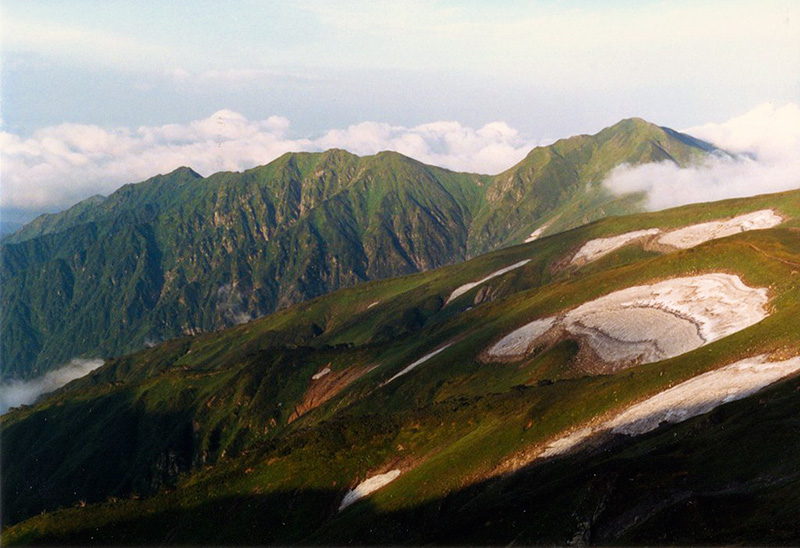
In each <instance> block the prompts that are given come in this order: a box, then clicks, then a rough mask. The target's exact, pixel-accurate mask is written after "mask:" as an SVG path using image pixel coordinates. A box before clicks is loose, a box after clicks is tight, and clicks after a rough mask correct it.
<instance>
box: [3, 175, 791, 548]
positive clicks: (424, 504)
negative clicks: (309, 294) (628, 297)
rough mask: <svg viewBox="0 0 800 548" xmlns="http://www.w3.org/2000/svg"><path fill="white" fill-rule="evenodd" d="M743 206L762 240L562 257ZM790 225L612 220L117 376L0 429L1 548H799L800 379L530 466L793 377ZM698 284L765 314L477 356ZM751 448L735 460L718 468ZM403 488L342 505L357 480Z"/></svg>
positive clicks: (649, 217)
mask: <svg viewBox="0 0 800 548" xmlns="http://www.w3.org/2000/svg"><path fill="white" fill-rule="evenodd" d="M758 212H761V213H764V214H766V216H770V215H774V216H776V218H775V222H777V224H774V223H773V224H772V225H771V228H763V229H761V230H752V231H747V232H738V233H733V234H729V235H727V236H726V235H725V234H720V235H717V236H716V237H712V239H710V240H706V241H704V242H702V243H699V245H696V246H694V247H690V248H687V249H683V248H669V249H666V248H661V249H659V250H654V249H652V248H651V247H649V246H648V245H647V244H646V243H644V242H642V241H631V242H630V243H629V244H628V245H625V246H622V247H620V248H617V249H613V250H612V251H611V252H610V253H608V254H606V255H604V256H602V257H599V258H597V259H595V260H592V261H590V262H587V263H572V262H571V261H570V258H574V257H576V256H578V252H579V250H581V249H583V248H584V246H586V245H587V244H588V243H590V242H597V241H598V240H600V241H605V240H607V239H608V238H614V237H618V236H620V235H624V234H630V233H640V232H641V231H650V237H653V238H661V237H663V236H664V235H666V234H669V233H670V232H671V231H677V230H685V229H686V227H687V226H693V227H696V226H698V223H708V222H711V221H726V222H728V221H731V220H732V219H736V218H739V217H743V216H752V215H755V214H756V213H758ZM747 218H748V219H750V217H747ZM799 226H800V191H792V192H786V193H781V194H776V195H766V196H759V197H754V198H746V199H736V200H727V201H724V202H718V203H711V204H697V205H692V206H684V207H681V208H676V209H673V210H666V211H662V212H657V213H647V214H637V215H631V216H626V217H616V218H608V219H603V220H600V221H597V222H595V223H592V224H590V225H585V226H582V227H579V228H576V229H574V230H570V231H566V232H562V233H559V234H555V235H553V236H550V237H546V238H543V239H541V240H538V241H534V242H531V243H528V244H524V245H518V246H512V247H508V248H503V249H501V250H498V251H495V252H492V253H490V254H486V255H481V256H479V257H477V258H474V259H471V260H469V261H466V262H463V263H459V264H456V265H452V266H447V267H444V268H441V269H436V270H432V271H428V272H422V273H415V274H412V275H410V276H404V277H400V278H392V279H386V280H378V281H372V282H369V283H364V284H360V285H357V286H355V287H351V288H347V289H342V290H340V291H338V292H335V293H331V294H328V295H325V296H322V297H319V298H316V299H313V300H310V301H305V302H302V303H299V304H296V305H293V306H291V307H288V308H286V309H283V310H280V311H277V312H275V313H273V314H271V315H268V316H265V317H263V318H260V319H258V320H255V321H253V322H250V323H247V324H243V325H239V326H236V327H232V328H230V329H227V330H224V331H218V332H214V333H204V334H200V335H196V336H191V337H189V336H187V337H181V338H177V339H173V340H170V341H166V342H164V343H162V344H160V345H157V346H155V347H153V348H150V349H147V350H142V351H139V352H137V353H135V354H131V355H126V356H123V357H120V358H116V359H113V360H110V361H109V363H107V364H106V365H105V366H103V367H101V368H100V369H98V370H96V371H95V372H93V373H91V374H89V375H88V376H87V377H84V378H82V379H79V380H77V381H74V382H73V383H71V384H70V385H67V386H66V387H64V388H63V389H62V390H61V391H60V392H58V393H55V394H53V395H50V396H49V397H47V398H46V399H44V400H43V401H41V402H39V403H38V404H37V405H35V406H32V407H29V408H22V409H17V410H13V411H11V412H10V413H9V414H7V415H6V416H3V417H2V418H1V419H0V428H2V435H3V436H4V442H5V443H4V444H3V445H2V447H0V450H2V451H3V462H4V463H5V466H4V467H3V469H2V473H3V474H4V477H3V485H4V486H5V489H4V493H3V496H4V497H6V498H5V499H4V504H3V505H2V508H3V511H4V512H6V514H5V515H4V523H13V524H14V525H11V526H10V527H7V528H6V529H5V530H4V537H3V540H4V544H5V543H9V544H11V543H25V542H40V543H44V542H48V543H51V544H61V543H64V542H67V541H68V542H73V543H78V544H81V543H86V542H89V541H90V537H91V536H94V538H95V542H99V543H103V544H120V543H130V542H136V539H139V540H138V542H147V543H165V542H166V543H188V544H193V543H197V542H212V541H217V540H219V541H220V542H226V543H247V544H264V543H274V544H285V543H289V542H294V543H299V544H338V543H364V544H366V543H369V544H387V545H395V544H397V543H399V542H403V541H406V542H413V543H423V542H437V543H439V542H441V543H463V542H466V541H468V540H469V539H470V538H473V539H476V542H482V543H487V544H500V543H503V544H507V543H508V542H511V541H512V540H514V539H519V540H524V541H525V543H526V544H531V545H539V544H544V543H553V544H564V543H565V542H566V541H568V540H570V539H571V538H574V537H575V536H576V535H579V536H580V538H585V539H586V541H587V542H589V543H610V542H621V541H624V540H625V539H629V538H632V539H635V540H636V541H637V542H639V543H643V544H651V543H656V541H658V540H659V539H660V538H661V537H660V536H659V535H662V534H666V533H668V534H669V535H671V536H668V537H667V538H670V539H671V538H677V539H686V538H700V539H702V540H704V541H707V542H709V543H711V544H716V543H719V542H723V541H725V542H743V541H745V540H755V539H757V538H761V539H762V540H763V539H765V538H766V539H774V540H775V541H776V543H777V542H778V541H779V540H780V541H782V542H785V543H789V544H792V543H793V542H792V541H793V540H794V539H797V538H798V536H797V528H796V524H795V520H794V518H793V516H791V515H789V514H790V513H789V512H784V513H782V514H781V513H779V515H778V518H775V515H776V514H775V513H774V512H772V509H774V508H775V506H776V504H777V503H776V502H775V500H774V497H775V496H776V495H779V496H780V500H781V501H783V502H784V503H785V504H784V506H787V507H789V508H791V507H793V506H792V501H796V500H797V491H796V490H794V489H793V486H794V482H796V477H797V462H798V461H797V460H796V458H795V457H796V455H797V454H798V450H800V449H798V448H800V437H798V435H797V432H798V430H797V429H796V428H795V427H796V422H797V421H796V418H795V417H796V413H795V411H796V407H797V398H796V397H794V396H792V394H795V393H796V390H797V384H798V381H797V379H796V378H788V379H787V380H785V381H783V382H782V383H781V384H780V385H775V386H773V387H770V388H768V389H766V390H763V391H762V392H759V393H758V394H757V395H754V396H751V397H748V398H745V399H742V400H740V401H738V402H733V403H728V404H724V405H722V406H720V407H718V408H716V409H715V410H713V411H712V412H711V413H709V414H704V415H702V416H697V417H695V418H692V419H690V420H688V421H685V422H681V423H678V424H675V425H672V424H666V425H662V426H661V427H660V428H658V429H656V430H654V431H652V432H651V433H647V434H644V435H642V436H634V437H619V436H618V437H612V438H611V439H610V440H607V441H606V442H603V443H602V444H600V445H598V446H597V447H596V448H592V447H586V448H584V449H582V450H580V451H576V452H575V453H574V454H570V455H566V456H564V457H558V458H552V459H549V460H548V459H538V458H536V455H537V454H538V453H537V450H539V449H541V448H542V447H543V446H547V444H548V443H551V442H552V440H557V439H559V435H567V434H570V433H572V432H575V431H577V430H579V429H580V428H581V427H582V426H583V425H585V424H587V423H588V424H593V421H594V420H595V419H596V418H597V417H606V416H608V415H609V414H611V415H613V414H615V413H618V412H619V410H621V409H626V408H627V407H628V406H629V405H631V404H635V403H636V402H640V401H643V400H644V399H645V398H648V397H650V396H652V395H653V394H658V393H659V392H661V391H664V390H666V389H668V388H671V387H674V386H678V385H680V384H681V383H683V382H685V381H687V380H689V379H694V378H697V377H698V376H699V375H701V374H706V373H713V372H715V371H718V370H720V369H723V368H725V367H727V366H729V365H730V364H732V363H736V362H738V361H739V360H742V359H747V358H752V357H754V356H762V355H763V356H770V361H777V360H780V359H786V358H793V359H796V356H798V355H800V340H799V339H798V338H797V327H796V322H794V321H793V319H794V318H795V317H796V314H797V312H798V302H800V301H799V300H798V299H797V294H798V287H797V284H796V282H795V280H794V274H793V271H795V270H796V268H797V264H800V247H798V240H797V231H798V227H799ZM655 229H658V230H659V231H660V232H659V233H653V232H652V231H653V230H655ZM510 266H516V267H517V268H513V269H509V267H510ZM503 269H506V270H505V272H504V273H503V274H501V275H497V276H494V277H491V274H492V273H497V272H499V271H501V270H503ZM710 273H711V274H713V273H722V274H719V275H720V276H722V277H724V278H730V277H734V276H735V277H736V278H737V279H738V280H739V282H737V283H739V284H740V285H738V286H737V287H739V289H742V290H744V291H748V292H751V294H754V295H755V294H758V295H761V297H759V299H764V302H766V301H767V300H768V301H769V302H768V305H767V306H766V308H765V309H764V310H763V312H764V316H763V319H760V320H759V321H757V322H755V323H750V324H749V325H747V326H744V327H743V328H742V329H741V330H739V331H736V332H734V333H729V334H728V335H727V336H725V337H723V338H720V339H718V340H716V341H710V342H708V344H705V345H702V346H700V347H697V348H694V349H691V348H689V349H684V350H685V351H684V350H682V351H680V353H678V354H676V355H672V356H671V357H667V358H666V359H664V358H660V359H659V360H658V361H654V362H651V363H637V362H633V363H630V364H627V365H625V366H624V367H622V368H619V369H613V370H611V371H608V370H604V372H603V373H602V374H600V373H597V372H596V371H595V372H592V371H593V369H592V365H593V363H594V362H593V361H592V360H595V361H596V360H597V359H598V358H597V357H594V358H592V357H591V356H588V355H587V354H586V352H584V351H583V350H585V346H586V344H587V342H586V340H585V339H584V340H582V339H580V338H575V337H570V336H566V338H564V335H558V334H557V333H556V335H551V336H554V337H555V338H551V339H548V340H545V341H544V342H539V343H537V344H535V345H533V346H531V347H530V350H529V352H528V353H526V354H525V355H524V356H520V357H518V358H514V359H509V360H508V361H503V360H499V361H495V360H490V361H486V360H485V359H484V356H486V351H487V349H489V348H492V347H493V345H495V346H496V344H497V343H498V341H502V340H504V339H505V338H506V337H508V335H509V334H513V333H516V332H517V331H518V330H519V328H520V327H523V328H524V327H525V326H528V325H529V322H531V320H534V321H538V320H540V319H542V318H548V317H554V316H561V315H563V314H565V313H570V311H575V310H578V309H580V308H583V307H584V305H585V303H587V302H592V301H596V300H597V299H599V298H606V296H608V295H611V294H615V293H618V292H619V291H628V290H629V289H630V288H632V287H637V288H642V287H645V288H647V287H653V286H652V285H651V284H654V283H659V284H663V283H664V282H665V281H669V280H685V279H687V277H688V278H692V279H694V278H698V277H699V278H702V277H703V276H704V275H708V274H710ZM483 280H485V281H483ZM470 284H471V285H470ZM465 286H469V288H468V289H467V290H466V291H463V292H461V293H460V294H459V296H458V297H457V298H455V299H453V300H449V298H448V297H449V296H451V295H453V293H454V292H455V291H457V290H458V289H459V288H463V287H465ZM767 288H769V290H768V291H767ZM729 301H730V300H729ZM597 302H599V301H597ZM738 303H739V301H738V300H734V301H733V304H736V306H738ZM606 312H608V311H607V310H606ZM760 317H761V316H759V318H760ZM665 331H668V330H665ZM582 349H583V350H582ZM587 360H588V361H587ZM412 366H413V367H412ZM390 381H391V382H390ZM111 440H113V441H111ZM720 440H722V443H721V442H720ZM742 446H744V447H747V452H746V458H742V459H736V458H732V457H731V451H732V448H734V447H742ZM531 457H532V458H531ZM23 469H24V470H25V473H21V470H23ZM394 470H399V471H400V474H399V476H396V479H395V481H393V482H392V483H389V484H388V485H387V486H386V487H384V488H383V489H381V490H379V491H377V492H375V493H373V494H372V495H370V496H368V497H365V498H364V499H363V500H360V501H358V502H356V503H355V504H353V505H352V506H348V507H347V508H345V509H342V510H341V511H339V509H340V508H341V502H342V501H343V500H344V498H345V497H346V496H347V494H348V493H349V492H351V490H352V489H353V488H355V487H356V486H357V485H360V484H361V483H362V482H363V481H364V480H366V479H368V478H373V477H376V476H379V475H382V474H387V473H389V472H392V471H394ZM712 472H713V473H712ZM765 474H766V475H768V476H769V477H770V478H771V480H770V481H767V482H765V481H762V480H763V477H764V475H765ZM42 492H45V493H46V494H47V497H41V496H40V495H39V493H42ZM675 493H679V494H680V495H681V496H680V497H677V498H673V497H672V496H671V495H672V494H675ZM714 497H721V498H717V499H714ZM553 500H556V501H557V502H558V504H553V503H552V502H553ZM710 500H720V501H723V502H724V503H725V504H727V503H734V502H736V501H739V502H738V503H736V504H732V506H730V507H729V511H728V512H723V514H722V516H723V517H724V519H723V517H719V516H718V515H717V514H716V513H713V512H712V513H709V514H705V513H700V514H697V513H693V512H692V508H691V507H688V508H687V507H684V506H683V503H685V502H686V501H692V504H700V505H703V504H710V502H709V501H710ZM654 501H655V502H654ZM84 503H85V507H82V506H83V504H84ZM275 508H281V509H286V510H285V511H283V512H275V511H274V509H275ZM712 508H717V506H714V505H712ZM270 509H272V510H270ZM43 511H44V513H43V514H42V512H43ZM525 511H527V512H528V514H531V515H525V513H526V512H525ZM672 515H677V516H682V517H681V519H679V520H678V521H676V522H671V520H670V516H672ZM587 519H588V520H589V522H588V525H586V524H584V521H585V520H587ZM23 520H24V521H23ZM743 520H744V521H743ZM250 523H257V524H258V526H254V527H251V526H248V525H247V524H250ZM486 523H490V524H489V525H485V524H486ZM770 528H772V529H770ZM758 534H761V535H762V536H761V537H759V536H758ZM167 535H172V536H169V537H168V536H167ZM697 535H700V536H699V537H697ZM703 535H705V536H703ZM763 535H766V536H763Z"/></svg>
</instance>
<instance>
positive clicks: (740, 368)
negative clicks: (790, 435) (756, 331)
mask: <svg viewBox="0 0 800 548" xmlns="http://www.w3.org/2000/svg"><path fill="white" fill-rule="evenodd" d="M798 371H800V356H796V357H794V358H790V359H788V360H784V361H778V362H770V361H767V358H766V356H764V355H761V356H756V357H754V358H748V359H745V360H741V361H738V362H736V363H733V364H730V365H727V366H725V367H721V368H719V369H717V370H714V371H709V372H707V373H703V374H702V375H698V376H697V377H694V378H692V379H689V380H688V381H685V382H682V383H681V384H678V385H677V386H674V387H672V388H669V389H667V390H665V391H663V392H661V393H659V394H656V395H655V396H652V397H650V398H648V399H646V400H644V401H643V402H640V403H637V404H634V405H632V406H631V407H629V408H628V409H626V410H624V411H623V412H621V413H620V414H618V415H616V416H615V417H613V418H611V419H609V420H607V421H605V422H603V423H601V424H599V425H597V426H594V427H584V428H580V429H578V430H576V431H575V432H572V433H570V434H568V435H566V436H564V437H562V438H560V439H558V440H556V441H554V442H552V443H551V444H550V445H548V446H547V448H546V449H545V450H544V452H542V453H541V455H540V457H552V456H555V455H560V454H564V453H566V452H568V451H570V450H571V449H573V448H575V447H576V446H578V445H580V444H581V443H582V442H583V441H585V440H586V439H587V438H589V437H591V436H592V435H594V434H598V433H611V434H625V435H628V436H638V435H640V434H644V433H646V432H650V431H651V430H655V429H656V428H658V426H659V425H660V424H662V423H664V422H667V423H673V424H674V423H678V422H682V421H685V420H686V419H690V418H692V417H696V416H698V415H702V414H704V413H708V412H709V411H711V410H712V409H714V408H716V407H718V406H720V405H722V404H724V403H728V402H731V401H736V400H740V399H742V398H746V397H747V396H750V395H752V394H755V393H756V392H758V391H759V390H761V389H763V388H765V387H767V386H769V385H771V384H773V383H775V382H777V381H779V380H781V379H783V378H785V377H787V376H789V375H791V374H793V373H796V372H798Z"/></svg>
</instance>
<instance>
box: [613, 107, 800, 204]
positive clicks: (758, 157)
mask: <svg viewBox="0 0 800 548" xmlns="http://www.w3.org/2000/svg"><path fill="white" fill-rule="evenodd" d="M682 131H683V132H684V133H688V134H690V135H693V136H695V137H697V138H699V139H703V140H704V141H708V142H710V143H712V144H714V145H716V146H717V147H719V148H721V149H723V150H726V151H728V152H731V153H733V154H734V155H735V156H734V157H730V156H727V155H719V156H714V157H712V158H710V159H709V160H707V161H705V162H704V163H702V164H701V165H698V166H695V167H690V168H683V169H681V168H679V167H678V166H676V165H675V164H673V163H671V162H660V163H654V164H645V165H640V166H629V165H624V166H620V167H618V168H616V169H614V170H613V171H612V172H611V173H610V174H609V176H608V178H607V179H606V180H605V182H604V184H605V185H606V187H607V188H609V189H610V190H612V191H613V192H614V193H616V194H626V193H629V192H646V193H647V206H648V208H649V209H651V210H659V209H665V208H668V207H674V206H679V205H684V204H689V203H697V202H709V201H715V200H722V199H726V198H737V197H744V196H754V195H757V194H766V193H770V192H780V191H784V190H792V189H796V188H800V107H798V106H797V105H795V104H791V103H790V104H787V105H785V106H782V107H779V108H776V107H775V106H774V105H772V104H764V105H761V106H758V107H756V108H755V109H753V110H751V111H750V112H748V113H746V114H744V115H742V116H739V117H736V118H733V119H731V120H729V121H727V122H725V123H722V124H705V125H702V126H696V127H691V128H688V129H685V130H682Z"/></svg>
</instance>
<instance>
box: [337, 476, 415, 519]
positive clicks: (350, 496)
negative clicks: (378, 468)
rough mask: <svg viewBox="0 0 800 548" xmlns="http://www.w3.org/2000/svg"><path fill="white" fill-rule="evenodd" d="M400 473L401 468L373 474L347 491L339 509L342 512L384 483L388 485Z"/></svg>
mask: <svg viewBox="0 0 800 548" xmlns="http://www.w3.org/2000/svg"><path fill="white" fill-rule="evenodd" d="M399 475H400V470H392V471H390V472H386V473H385V474H378V475H377V476H372V477H371V478H369V479H367V480H365V481H362V482H361V483H359V484H358V485H357V486H356V487H355V488H354V489H351V490H350V491H348V492H347V494H346V495H345V496H344V499H342V503H341V504H340V505H339V511H340V512H341V511H342V510H344V509H345V508H347V507H348V506H350V505H351V504H353V503H354V502H355V501H357V500H359V499H362V498H364V497H366V496H367V495H369V494H371V493H374V492H375V491H377V490H378V489H380V488H381V487H383V486H384V485H387V484H389V483H391V482H393V481H394V480H396V479H397V477H398V476H399Z"/></svg>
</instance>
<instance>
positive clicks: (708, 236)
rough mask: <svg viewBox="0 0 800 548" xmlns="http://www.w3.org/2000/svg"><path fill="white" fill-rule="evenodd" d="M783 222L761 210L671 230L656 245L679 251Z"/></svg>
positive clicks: (776, 216)
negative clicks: (667, 246) (668, 246)
mask: <svg viewBox="0 0 800 548" xmlns="http://www.w3.org/2000/svg"><path fill="white" fill-rule="evenodd" d="M782 222H783V217H781V216H780V215H778V214H777V213H775V211H773V210H772V209H762V210H761V211H754V212H752V213H746V214H744V215H739V216H738V217H734V218H733V219H728V220H727V221H711V222H708V223H700V224H696V225H691V226H687V227H684V228H679V229H677V230H671V231H669V232H667V233H666V234H664V235H663V236H661V237H660V238H659V239H658V243H660V244H664V245H670V246H672V247H677V248H679V249H689V248H690V247H695V246H697V245H700V244H702V243H704V242H707V241H709V240H716V239H717V238H725V237H726V236H732V235H733V234H738V233H740V232H746V231H748V230H764V229H767V228H772V227H774V226H777V225H779V224H781V223H782Z"/></svg>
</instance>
